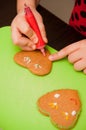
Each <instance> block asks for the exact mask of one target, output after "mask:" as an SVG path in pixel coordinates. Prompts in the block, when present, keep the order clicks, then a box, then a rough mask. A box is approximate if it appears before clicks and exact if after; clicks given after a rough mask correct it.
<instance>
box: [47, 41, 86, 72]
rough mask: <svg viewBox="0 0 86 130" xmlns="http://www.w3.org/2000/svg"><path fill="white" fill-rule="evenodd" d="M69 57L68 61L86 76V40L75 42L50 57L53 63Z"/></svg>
mask: <svg viewBox="0 0 86 130" xmlns="http://www.w3.org/2000/svg"><path fill="white" fill-rule="evenodd" d="M66 56H68V61H69V62H70V63H72V64H73V65H74V69H75V70H77V71H83V72H84V73H85V74H86V39H84V40H81V41H78V42H75V43H73V44H71V45H68V46H67V47H65V48H63V49H61V50H60V51H59V52H57V53H55V54H52V55H50V56H49V59H50V60H51V61H55V60H60V59H62V58H64V57H66Z"/></svg>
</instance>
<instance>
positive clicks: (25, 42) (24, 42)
mask: <svg viewBox="0 0 86 130" xmlns="http://www.w3.org/2000/svg"><path fill="white" fill-rule="evenodd" d="M12 38H13V42H14V44H15V45H18V46H20V47H24V46H28V47H31V46H33V45H34V46H36V45H35V44H34V43H33V42H32V41H31V40H30V39H28V38H27V37H25V36H23V35H22V34H21V33H20V32H19V31H18V30H17V29H16V28H14V30H13V32H12ZM32 48H36V47H32Z"/></svg>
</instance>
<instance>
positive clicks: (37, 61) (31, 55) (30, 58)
mask: <svg viewBox="0 0 86 130" xmlns="http://www.w3.org/2000/svg"><path fill="white" fill-rule="evenodd" d="M49 55H50V52H49V51H48V50H45V56H44V55H43V54H42V53H41V52H40V50H35V51H20V52H18V53H16V54H15V56H14V61H15V62H16V63H17V64H19V65H21V66H23V67H26V68H27V69H29V70H30V71H31V72H32V73H34V74H36V75H46V74H48V73H50V71H51V68H52V62H51V61H50V60H49V59H48V56H49Z"/></svg>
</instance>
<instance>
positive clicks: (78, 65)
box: [74, 59, 86, 71]
mask: <svg viewBox="0 0 86 130" xmlns="http://www.w3.org/2000/svg"><path fill="white" fill-rule="evenodd" d="M85 68H86V60H84V59H81V60H79V61H77V62H75V63H74V69H75V70H77V71H81V70H84V69H85Z"/></svg>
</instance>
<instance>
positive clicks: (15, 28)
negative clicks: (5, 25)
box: [11, 9, 47, 51]
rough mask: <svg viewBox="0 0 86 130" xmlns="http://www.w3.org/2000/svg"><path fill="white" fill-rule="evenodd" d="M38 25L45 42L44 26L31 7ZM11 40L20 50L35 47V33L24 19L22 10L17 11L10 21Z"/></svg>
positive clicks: (33, 48)
mask: <svg viewBox="0 0 86 130" xmlns="http://www.w3.org/2000/svg"><path fill="white" fill-rule="evenodd" d="M31 10H32V12H33V14H34V16H35V18H36V20H37V23H38V26H39V29H40V32H41V35H42V38H43V40H44V41H45V43H47V38H46V32H45V27H44V24H43V20H42V17H41V15H40V14H39V13H38V12H37V11H36V9H31ZM11 30H12V40H13V43H14V44H15V45H18V46H19V47H20V48H21V49H22V50H26V51H32V50H35V49H36V44H37V42H38V38H37V35H36V34H35V32H34V30H32V28H31V27H30V25H29V24H28V23H27V21H26V19H25V13H24V11H22V12H20V13H18V14H17V15H16V17H15V18H14V19H13V21H12V23H11Z"/></svg>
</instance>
